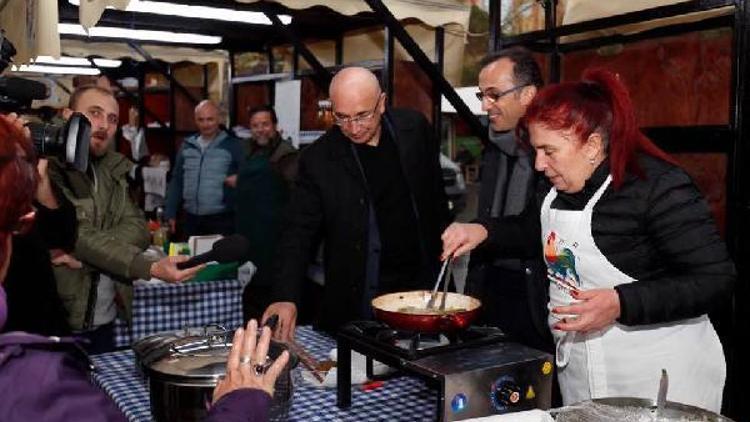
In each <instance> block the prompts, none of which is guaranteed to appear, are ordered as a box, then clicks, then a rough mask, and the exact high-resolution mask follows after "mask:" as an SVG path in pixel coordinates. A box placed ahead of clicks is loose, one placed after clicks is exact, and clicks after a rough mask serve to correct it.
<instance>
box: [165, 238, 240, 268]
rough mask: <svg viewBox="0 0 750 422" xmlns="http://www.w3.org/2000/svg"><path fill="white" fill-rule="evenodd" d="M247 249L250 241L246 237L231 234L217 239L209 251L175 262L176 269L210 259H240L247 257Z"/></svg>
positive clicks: (217, 260)
mask: <svg viewBox="0 0 750 422" xmlns="http://www.w3.org/2000/svg"><path fill="white" fill-rule="evenodd" d="M249 250H250V242H248V241H247V238H245V236H242V235H239V234H233V235H231V236H227V237H222V238H221V239H219V240H217V241H216V243H214V245H213V247H211V250H210V251H208V252H204V253H202V254H200V255H196V256H194V257H192V258H190V259H188V260H187V261H184V262H179V263H177V269H179V270H184V269H185V268H191V267H195V266H197V265H200V264H205V263H207V262H211V261H216V262H220V263H226V262H235V261H242V260H244V259H245V258H246V257H247V254H248V252H249Z"/></svg>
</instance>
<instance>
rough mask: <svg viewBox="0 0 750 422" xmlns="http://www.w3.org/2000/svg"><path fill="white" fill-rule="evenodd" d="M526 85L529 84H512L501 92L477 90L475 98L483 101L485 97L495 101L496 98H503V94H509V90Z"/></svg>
mask: <svg viewBox="0 0 750 422" xmlns="http://www.w3.org/2000/svg"><path fill="white" fill-rule="evenodd" d="M527 86H529V84H525V85H518V86H514V87H513V88H511V89H506V90H505V91H501V92H494V91H490V92H482V91H479V92H477V93H476V94H475V95H476V96H477V99H478V100H479V101H484V99H485V98H486V99H487V100H488V101H489V102H490V103H496V102H497V101H498V100H500V98H503V97H504V96H506V95H508V94H510V93H511V92H515V91H518V90H519V89H521V88H525V87H527Z"/></svg>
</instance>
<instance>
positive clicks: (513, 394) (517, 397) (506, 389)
mask: <svg viewBox="0 0 750 422" xmlns="http://www.w3.org/2000/svg"><path fill="white" fill-rule="evenodd" d="M494 395H495V397H494V399H495V400H494V402H495V405H496V406H497V407H499V408H503V409H507V408H509V407H513V406H516V405H518V404H519V403H520V402H521V387H519V386H518V384H516V383H515V382H513V381H502V382H500V383H499V384H498V385H496V386H495V391H494Z"/></svg>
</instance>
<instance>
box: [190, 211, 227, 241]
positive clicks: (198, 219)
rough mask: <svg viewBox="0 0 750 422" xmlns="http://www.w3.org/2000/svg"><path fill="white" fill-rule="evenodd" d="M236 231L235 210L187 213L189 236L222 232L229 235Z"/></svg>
mask: <svg viewBox="0 0 750 422" xmlns="http://www.w3.org/2000/svg"><path fill="white" fill-rule="evenodd" d="M234 232H235V227H234V213H233V212H223V213H220V214H211V215H195V214H190V213H185V235H186V236H188V237H190V236H201V235H209V234H221V235H224V236H227V235H230V234H232V233H234Z"/></svg>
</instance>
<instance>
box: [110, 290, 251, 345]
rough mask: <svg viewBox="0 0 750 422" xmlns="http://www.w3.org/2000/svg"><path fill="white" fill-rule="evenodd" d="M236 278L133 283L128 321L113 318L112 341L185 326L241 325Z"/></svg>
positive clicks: (123, 342) (128, 341) (119, 342)
mask: <svg viewBox="0 0 750 422" xmlns="http://www.w3.org/2000/svg"><path fill="white" fill-rule="evenodd" d="M243 287H244V284H243V283H242V282H241V281H239V280H237V279H230V280H218V281H210V282H188V283H175V284H170V283H147V282H142V283H135V284H134V289H133V315H132V321H131V324H130V325H128V324H127V323H126V322H125V321H123V320H122V319H119V318H118V319H117V320H115V338H116V341H115V344H116V345H117V346H118V347H129V346H130V344H132V343H133V342H135V341H137V340H138V339H140V338H143V337H146V336H149V335H152V334H156V333H160V332H164V331H172V330H180V329H183V328H185V327H198V328H199V327H204V326H206V325H212V324H219V325H222V326H224V327H228V328H231V327H237V326H238V325H240V324H242V288H243Z"/></svg>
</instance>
